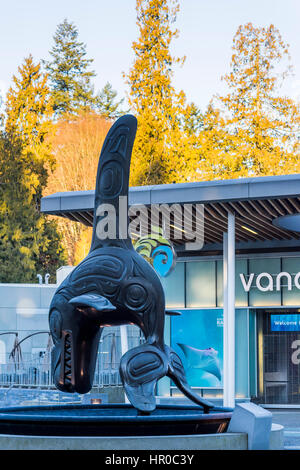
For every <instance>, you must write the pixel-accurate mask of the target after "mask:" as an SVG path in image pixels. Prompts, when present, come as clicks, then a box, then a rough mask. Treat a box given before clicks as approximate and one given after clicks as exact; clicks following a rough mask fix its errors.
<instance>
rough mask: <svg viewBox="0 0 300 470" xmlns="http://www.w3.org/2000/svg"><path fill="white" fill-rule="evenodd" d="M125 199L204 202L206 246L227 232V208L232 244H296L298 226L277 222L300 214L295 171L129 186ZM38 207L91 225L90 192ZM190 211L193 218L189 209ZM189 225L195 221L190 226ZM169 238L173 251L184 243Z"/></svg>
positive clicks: (299, 185) (57, 195)
mask: <svg viewBox="0 0 300 470" xmlns="http://www.w3.org/2000/svg"><path fill="white" fill-rule="evenodd" d="M128 198H129V206H134V205H137V204H138V205H139V204H143V205H146V206H151V204H169V205H171V204H174V203H176V204H181V205H183V204H186V205H192V206H193V208H195V205H196V204H203V205H204V242H205V246H207V248H208V247H216V249H217V247H220V246H221V244H222V238H223V232H226V231H227V214H228V212H233V213H234V214H235V216H236V242H237V247H238V246H239V245H240V246H241V247H242V246H243V247H245V249H246V247H247V246H248V247H249V248H250V246H251V247H259V246H262V247H263V246H266V245H270V246H275V245H276V246H279V247H280V246H282V247H285V248H286V247H298V248H299V247H300V241H299V240H300V233H299V232H300V227H299V232H297V231H291V230H287V229H284V228H282V227H281V226H279V225H278V223H277V224H276V221H278V218H280V217H285V216H288V215H289V216H292V215H293V214H299V213H300V174H296V175H283V176H268V177H256V178H240V179H234V180H223V181H220V180H214V181H209V182H196V183H182V184H168V185H157V186H141V187H133V188H130V190H129V196H128ZM41 210H42V212H44V213H46V214H51V215H56V216H62V217H67V218H69V219H71V220H74V221H77V222H81V223H83V224H85V225H87V226H91V225H92V224H93V213H94V191H92V190H91V191H73V192H65V193H55V194H52V195H50V196H45V197H43V198H42V201H41ZM192 214H193V218H194V219H195V216H196V215H195V214H196V212H195V210H194V209H193V210H192ZM274 222H275V223H274ZM193 224H194V221H192V224H191V227H190V228H191V230H193ZM275 224H276V225H275ZM173 242H174V244H175V245H177V248H178V249H180V248H184V243H185V242H180V241H178V240H173Z"/></svg>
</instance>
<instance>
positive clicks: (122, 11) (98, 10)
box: [0, 0, 300, 109]
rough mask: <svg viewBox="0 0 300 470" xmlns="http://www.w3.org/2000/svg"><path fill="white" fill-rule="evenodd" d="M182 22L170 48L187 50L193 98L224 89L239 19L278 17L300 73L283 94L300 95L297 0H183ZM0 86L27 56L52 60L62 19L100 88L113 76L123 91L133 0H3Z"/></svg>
mask: <svg viewBox="0 0 300 470" xmlns="http://www.w3.org/2000/svg"><path fill="white" fill-rule="evenodd" d="M180 5H181V8H180V12H179V14H178V18H177V22H176V26H177V27H178V28H179V30H180V33H179V38H178V39H175V40H174V43H173V46H172V52H173V53H174V54H175V55H177V56H183V55H186V62H185V64H184V66H183V67H182V68H179V67H178V68H176V69H175V74H174V85H175V86H176V88H177V89H178V90H179V89H183V90H184V91H185V93H186V95H187V97H188V100H190V101H191V100H192V101H194V102H195V103H196V104H197V105H198V106H200V107H201V108H202V109H205V107H206V106H207V104H208V102H209V101H210V99H211V97H212V95H213V94H214V93H222V92H224V91H225V84H224V82H222V81H221V76H222V75H224V73H226V72H227V71H228V69H229V63H230V57H231V45H232V39H233V36H234V34H235V32H236V30H237V28H238V26H239V25H240V24H244V23H247V22H249V21H251V22H252V23H254V24H255V25H260V26H267V25H269V24H271V23H273V24H274V25H275V26H276V27H277V28H279V30H280V32H281V34H282V36H283V39H284V40H285V41H286V42H288V43H289V44H290V54H291V57H292V64H293V65H294V76H293V77H292V78H291V79H290V80H289V81H288V82H287V83H286V85H285V87H284V90H283V91H284V93H285V94H287V95H290V96H293V97H298V99H300V34H299V24H300V1H299V0H242V1H241V0H180ZM0 11H1V17H0V89H1V90H2V93H3V90H6V89H7V87H8V86H9V85H10V83H11V77H12V75H13V74H15V73H16V72H17V67H18V66H19V65H20V64H21V63H22V62H23V59H24V57H26V56H28V55H29V53H31V54H32V55H33V57H34V59H35V60H36V61H37V60H40V59H47V58H49V56H48V51H49V50H50V49H51V47H52V45H53V39H52V37H53V34H54V32H55V29H56V26H57V24H58V23H60V22H62V21H63V20H64V18H67V19H68V20H69V21H72V22H74V23H75V24H76V26H77V27H78V30H79V38H80V40H81V41H83V42H84V43H85V44H86V45H87V53H88V57H89V58H93V59H94V63H93V69H94V70H95V72H96V73H97V77H96V78H95V80H94V83H95V89H96V90H98V89H101V88H102V87H103V86H104V84H105V83H106V82H107V81H109V82H111V83H112V85H113V87H114V89H116V90H117V91H118V94H119V96H120V97H123V96H125V91H126V85H125V83H124V80H123V78H122V72H123V71H124V72H127V71H128V69H129V67H130V66H131V64H132V61H133V53H132V49H131V44H132V41H134V40H136V39H137V35H138V31H137V26H136V12H135V0H110V1H108V0H51V2H42V1H40V0H0Z"/></svg>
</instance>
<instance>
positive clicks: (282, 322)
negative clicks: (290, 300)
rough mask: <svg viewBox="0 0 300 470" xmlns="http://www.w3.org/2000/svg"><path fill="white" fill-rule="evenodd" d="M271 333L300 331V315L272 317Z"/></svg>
mask: <svg viewBox="0 0 300 470" xmlns="http://www.w3.org/2000/svg"><path fill="white" fill-rule="evenodd" d="M271 331H300V315H298V314H297V313H291V314H286V315H285V314H282V315H271Z"/></svg>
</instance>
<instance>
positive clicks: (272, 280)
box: [240, 272, 300, 292]
mask: <svg viewBox="0 0 300 470" xmlns="http://www.w3.org/2000/svg"><path fill="white" fill-rule="evenodd" d="M254 278H255V274H254V273H250V274H249V276H247V275H246V276H245V274H243V273H241V274H240V279H241V282H242V285H243V288H244V290H245V292H249V291H250V289H251V288H252V287H255V286H256V287H257V289H258V290H260V291H261V292H268V291H280V289H281V287H282V283H283V284H284V287H287V289H288V290H289V291H291V290H292V287H293V286H295V287H296V288H297V289H299V290H300V272H298V273H297V274H295V275H292V274H290V273H287V272H281V273H279V274H277V275H275V276H274V275H272V274H269V273H260V274H258V275H257V276H256V279H255V280H254Z"/></svg>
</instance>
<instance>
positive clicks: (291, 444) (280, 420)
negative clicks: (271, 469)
mask: <svg viewBox="0 0 300 470" xmlns="http://www.w3.org/2000/svg"><path fill="white" fill-rule="evenodd" d="M270 411H271V413H272V414H273V423H277V424H282V425H283V426H284V448H285V449H287V450H300V410H292V409H291V410H286V409H285V410H282V411H279V410H270Z"/></svg>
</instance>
